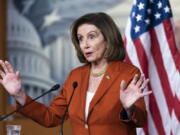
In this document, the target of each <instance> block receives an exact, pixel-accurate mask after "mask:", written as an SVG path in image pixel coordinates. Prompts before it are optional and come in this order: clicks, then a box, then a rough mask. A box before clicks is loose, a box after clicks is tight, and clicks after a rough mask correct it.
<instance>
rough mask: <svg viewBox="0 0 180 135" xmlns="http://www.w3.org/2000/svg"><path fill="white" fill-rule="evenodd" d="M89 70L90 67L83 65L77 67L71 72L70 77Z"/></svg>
mask: <svg viewBox="0 0 180 135" xmlns="http://www.w3.org/2000/svg"><path fill="white" fill-rule="evenodd" d="M88 69H89V65H82V66H79V67H76V68H74V69H72V70H71V71H70V73H69V76H76V75H80V74H81V73H82V72H84V71H87V70H88Z"/></svg>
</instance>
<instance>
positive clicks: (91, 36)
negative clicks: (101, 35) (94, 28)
mask: <svg viewBox="0 0 180 135" xmlns="http://www.w3.org/2000/svg"><path fill="white" fill-rule="evenodd" d="M95 37H96V36H95V35H93V34H90V35H89V36H88V38H89V39H94V38H95Z"/></svg>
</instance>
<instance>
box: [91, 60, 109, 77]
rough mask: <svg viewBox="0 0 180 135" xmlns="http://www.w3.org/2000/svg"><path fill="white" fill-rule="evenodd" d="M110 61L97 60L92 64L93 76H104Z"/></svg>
mask: <svg viewBox="0 0 180 135" xmlns="http://www.w3.org/2000/svg"><path fill="white" fill-rule="evenodd" d="M107 66H108V62H107V61H102V62H99V63H98V62H96V63H92V64H91V76H93V77H99V76H102V75H103V74H104V73H105V72H106V69H107Z"/></svg>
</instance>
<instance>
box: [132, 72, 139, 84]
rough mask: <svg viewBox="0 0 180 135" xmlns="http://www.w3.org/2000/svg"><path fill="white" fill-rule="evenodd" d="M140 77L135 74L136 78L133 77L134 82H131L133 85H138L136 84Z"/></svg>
mask: <svg viewBox="0 0 180 135" xmlns="http://www.w3.org/2000/svg"><path fill="white" fill-rule="evenodd" d="M138 78H139V77H138V75H137V74H135V76H134V77H133V80H132V81H131V84H134V85H135V84H136V82H137V80H138Z"/></svg>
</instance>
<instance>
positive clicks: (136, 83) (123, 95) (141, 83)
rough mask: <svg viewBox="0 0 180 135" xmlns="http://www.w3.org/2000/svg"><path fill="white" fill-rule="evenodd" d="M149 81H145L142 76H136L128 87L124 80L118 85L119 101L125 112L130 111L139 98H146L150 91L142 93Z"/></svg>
mask: <svg viewBox="0 0 180 135" xmlns="http://www.w3.org/2000/svg"><path fill="white" fill-rule="evenodd" d="M148 82H149V79H145V77H144V74H142V75H141V76H140V78H139V77H138V75H137V74H136V75H135V76H134V78H133V80H132V81H131V82H130V84H129V85H128V86H126V82H125V81H124V80H122V81H121V84H120V101H121V103H122V105H123V107H124V109H125V110H130V108H131V107H132V106H133V104H134V103H135V102H136V101H137V100H138V99H139V98H141V97H144V96H147V95H149V94H151V93H152V91H147V92H144V91H143V90H144V89H145V87H146V86H147V83H148Z"/></svg>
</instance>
